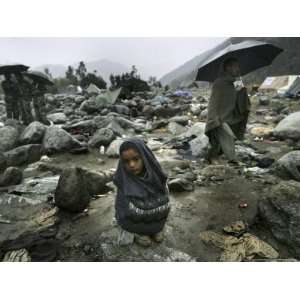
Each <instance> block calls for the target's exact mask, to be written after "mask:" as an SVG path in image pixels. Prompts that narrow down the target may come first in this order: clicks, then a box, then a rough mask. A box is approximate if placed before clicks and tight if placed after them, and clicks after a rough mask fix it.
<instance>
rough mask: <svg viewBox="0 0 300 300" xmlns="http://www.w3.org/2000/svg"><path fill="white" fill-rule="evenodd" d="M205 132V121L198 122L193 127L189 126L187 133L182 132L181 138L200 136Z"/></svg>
mask: <svg viewBox="0 0 300 300" xmlns="http://www.w3.org/2000/svg"><path fill="white" fill-rule="evenodd" d="M204 133H205V123H204V122H197V123H195V124H194V125H193V126H192V127H191V128H189V129H188V130H187V131H186V132H185V133H183V134H181V135H180V137H181V138H190V137H192V136H195V137H198V136H202V135H203V134H204Z"/></svg>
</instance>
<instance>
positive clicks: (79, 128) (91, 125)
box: [62, 120, 97, 133]
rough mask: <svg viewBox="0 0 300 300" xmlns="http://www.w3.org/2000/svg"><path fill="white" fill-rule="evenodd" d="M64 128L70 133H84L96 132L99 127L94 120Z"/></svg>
mask: <svg viewBox="0 0 300 300" xmlns="http://www.w3.org/2000/svg"><path fill="white" fill-rule="evenodd" d="M62 128H63V129H64V130H67V131H70V132H77V133H79V132H80V133H83V132H94V131H95V130H96V129H97V125H96V122H95V121H94V120H84V121H79V122H75V123H73V124H70V125H64V126H63V127H62Z"/></svg>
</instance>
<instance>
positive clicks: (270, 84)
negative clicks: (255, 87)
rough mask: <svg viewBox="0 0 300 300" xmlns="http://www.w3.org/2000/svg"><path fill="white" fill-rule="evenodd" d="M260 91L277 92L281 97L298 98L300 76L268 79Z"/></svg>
mask: <svg viewBox="0 0 300 300" xmlns="http://www.w3.org/2000/svg"><path fill="white" fill-rule="evenodd" d="M259 91H267V92H276V93H277V94H278V95H281V96H296V95H297V94H298V93H299V92H300V75H286V76H277V77H267V78H266V79H265V80H264V82H263V83H262V84H261V86H260V87H259Z"/></svg>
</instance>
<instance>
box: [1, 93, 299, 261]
mask: <svg viewBox="0 0 300 300" xmlns="http://www.w3.org/2000/svg"><path fill="white" fill-rule="evenodd" d="M191 92H192V97H188V98H184V97H174V96H172V95H171V94H170V95H163V94H162V92H160V91H155V92H154V91H153V92H152V93H146V94H138V95H136V96H135V97H134V98H133V99H131V100H126V99H125V100H124V99H123V100H120V99H118V100H117V101H116V103H108V102H107V101H106V100H105V97H104V96H102V97H99V96H97V97H96V96H95V95H87V96H83V95H47V108H48V111H49V114H48V119H49V120H50V121H51V123H52V124H51V125H50V126H45V125H43V124H40V123H38V122H33V123H31V124H30V125H29V126H27V127H26V128H25V126H23V125H21V124H19V123H17V122H15V121H13V120H5V108H4V101H3V100H2V101H1V100H0V116H1V118H0V122H1V121H2V123H0V172H1V175H0V260H3V261H274V260H275V261H282V260H283V261H286V260H288V261H296V260H298V259H299V258H300V198H299V197H300V196H298V195H300V193H299V192H300V182H299V181H300V173H299V170H300V169H299V166H300V143H299V140H300V112H298V111H299V105H300V102H299V100H297V99H286V98H281V99H280V98H276V97H272V96H271V95H259V94H256V95H253V96H252V97H251V102H252V113H251V117H250V119H249V123H248V128H247V134H246V139H245V141H243V142H238V143H237V145H236V151H237V154H238V157H239V159H240V161H241V162H242V163H241V164H240V165H239V166H235V165H229V164H227V163H226V162H225V161H224V162H223V163H222V164H220V165H213V166H212V165H209V164H208V163H207V161H206V160H205V154H206V153H207V150H208V148H209V143H208V139H207V137H206V136H205V135H204V126H205V118H206V112H207V110H206V108H207V100H208V97H209V90H203V89H192V90H191ZM129 136H139V137H140V138H143V139H144V140H145V141H146V142H147V144H148V145H149V147H150V148H151V149H152V150H153V151H154V153H155V155H156V156H157V158H158V159H159V161H160V162H161V164H162V166H163V168H164V169H165V170H166V171H167V172H168V174H169V178H170V179H169V188H170V191H171V203H172V211H171V214H170V217H169V221H168V223H167V226H166V233H165V234H166V238H165V240H164V242H163V243H162V244H153V245H152V246H151V247H150V248H147V249H145V248H143V247H141V246H138V245H136V244H135V243H133V240H132V236H130V235H124V232H121V231H120V229H119V228H118V227H117V226H116V224H115V221H114V218H113V216H114V197H115V188H114V186H113V185H112V182H111V179H112V175H113V173H114V169H115V168H116V165H117V161H118V147H119V145H120V143H121V142H122V140H123V139H124V138H126V137H129ZM228 228H229V229H228Z"/></svg>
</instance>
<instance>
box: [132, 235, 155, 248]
mask: <svg viewBox="0 0 300 300" xmlns="http://www.w3.org/2000/svg"><path fill="white" fill-rule="evenodd" d="M134 241H135V242H136V243H137V244H138V245H140V246H143V247H149V246H151V243H152V241H151V238H150V237H149V236H147V235H138V234H137V235H135V237H134Z"/></svg>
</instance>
